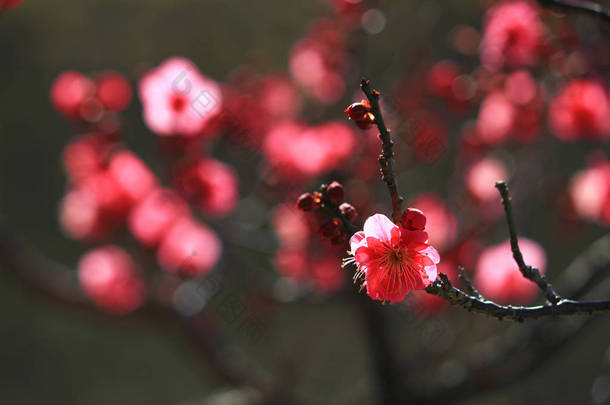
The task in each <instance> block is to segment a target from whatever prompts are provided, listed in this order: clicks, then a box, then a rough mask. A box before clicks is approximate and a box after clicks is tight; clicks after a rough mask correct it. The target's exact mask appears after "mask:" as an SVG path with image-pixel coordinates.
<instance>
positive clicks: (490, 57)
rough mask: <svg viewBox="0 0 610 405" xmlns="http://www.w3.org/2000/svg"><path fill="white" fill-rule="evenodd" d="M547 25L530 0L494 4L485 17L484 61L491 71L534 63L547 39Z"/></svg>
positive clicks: (482, 53)
mask: <svg viewBox="0 0 610 405" xmlns="http://www.w3.org/2000/svg"><path fill="white" fill-rule="evenodd" d="M544 34H545V28H544V25H543V24H542V22H541V21H540V18H539V15H538V10H537V9H536V7H535V6H534V5H533V4H532V3H531V2H529V1H525V0H517V1H507V2H503V3H500V4H498V5H497V6H494V7H492V8H491V9H490V10H489V11H488V12H487V16H486V22H485V28H484V32H483V38H482V41H481V61H482V63H483V65H484V66H485V67H486V68H488V69H489V70H493V71H496V70H499V69H500V68H502V67H503V66H508V67H513V68H515V67H521V66H526V65H531V64H533V63H534V62H535V61H536V59H537V58H538V55H539V53H540V50H541V47H542V45H543V41H544Z"/></svg>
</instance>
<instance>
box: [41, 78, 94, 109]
mask: <svg viewBox="0 0 610 405" xmlns="http://www.w3.org/2000/svg"><path fill="white" fill-rule="evenodd" d="M94 96H95V83H93V81H92V80H91V79H89V78H88V77H87V76H85V75H83V74H82V73H79V72H73V71H67V72H63V73H62V74H60V75H59V76H58V77H57V79H55V82H54V83H53V86H52V87H51V103H52V104H53V106H54V107H55V109H56V110H57V111H58V112H59V113H60V114H61V115H63V116H64V117H66V118H69V119H73V120H78V119H80V118H81V113H82V110H83V107H84V104H85V102H86V101H87V100H89V99H91V98H93V97H94Z"/></svg>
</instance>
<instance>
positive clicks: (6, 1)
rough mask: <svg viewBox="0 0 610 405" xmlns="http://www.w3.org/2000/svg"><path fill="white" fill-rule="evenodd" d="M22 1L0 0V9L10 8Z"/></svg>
mask: <svg viewBox="0 0 610 405" xmlns="http://www.w3.org/2000/svg"><path fill="white" fill-rule="evenodd" d="M21 3H23V0H0V11H1V10H10V9H11V8H15V7H17V6H18V5H20V4H21Z"/></svg>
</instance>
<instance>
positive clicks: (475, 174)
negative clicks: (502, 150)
mask: <svg viewBox="0 0 610 405" xmlns="http://www.w3.org/2000/svg"><path fill="white" fill-rule="evenodd" d="M507 175H508V173H507V170H506V167H505V166H504V164H503V163H502V162H501V161H499V160H497V159H494V158H484V159H481V160H479V161H477V162H475V163H473V164H472V165H471V166H470V167H469V168H468V169H467V170H466V175H465V182H466V189H467V190H468V192H469V193H470V195H471V196H472V197H474V198H475V199H476V200H478V201H480V202H488V201H491V200H494V199H498V198H499V194H498V191H497V190H496V188H495V187H494V185H495V183H496V182H497V181H500V180H506V179H507Z"/></svg>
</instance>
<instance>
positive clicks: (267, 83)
mask: <svg viewBox="0 0 610 405" xmlns="http://www.w3.org/2000/svg"><path fill="white" fill-rule="evenodd" d="M223 100H224V101H223V111H222V114H221V117H220V121H221V124H222V125H225V126H227V127H228V128H229V135H230V136H231V137H232V138H233V139H234V140H236V141H238V142H240V143H243V144H245V145H246V146H251V147H258V146H260V144H261V142H262V139H263V137H264V135H265V133H266V131H267V130H268V129H269V127H270V126H271V125H272V124H274V123H276V122H278V121H283V120H286V119H290V118H293V117H294V116H295V115H296V114H297V113H298V112H299V110H300V109H301V105H302V100H301V96H300V94H299V92H298V89H297V88H296V86H295V84H294V83H293V82H292V80H290V79H289V78H287V77H285V76H283V75H279V74H272V75H268V76H263V77H260V76H252V75H248V76H247V77H246V78H241V77H240V78H239V79H238V80H236V82H235V83H231V85H225V86H224V88H223Z"/></svg>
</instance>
